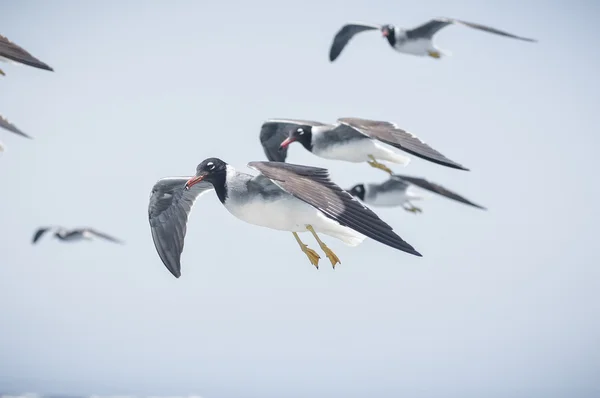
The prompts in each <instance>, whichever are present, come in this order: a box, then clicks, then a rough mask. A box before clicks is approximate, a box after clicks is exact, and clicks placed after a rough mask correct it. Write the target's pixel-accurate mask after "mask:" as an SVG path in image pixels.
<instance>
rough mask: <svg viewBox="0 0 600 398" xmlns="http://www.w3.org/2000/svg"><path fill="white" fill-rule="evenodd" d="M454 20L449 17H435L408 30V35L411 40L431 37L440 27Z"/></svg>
mask: <svg viewBox="0 0 600 398" xmlns="http://www.w3.org/2000/svg"><path fill="white" fill-rule="evenodd" d="M451 24H452V21H450V20H448V19H447V18H435V19H432V20H431V21H428V22H425V23H424V24H423V25H419V26H417V27H416V28H413V29H410V30H407V31H406V37H407V38H408V39H411V40H415V39H431V38H432V37H433V35H434V34H436V33H437V32H438V31H439V30H440V29H442V28H444V27H446V26H448V25H451Z"/></svg>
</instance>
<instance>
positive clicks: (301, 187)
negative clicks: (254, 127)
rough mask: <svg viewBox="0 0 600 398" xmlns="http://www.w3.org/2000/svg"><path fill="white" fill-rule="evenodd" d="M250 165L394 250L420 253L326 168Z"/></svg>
mask: <svg viewBox="0 0 600 398" xmlns="http://www.w3.org/2000/svg"><path fill="white" fill-rule="evenodd" d="M248 167H250V168H252V169H255V170H257V171H259V172H260V173H261V174H262V175H264V176H265V177H267V178H269V179H270V180H271V181H273V182H274V183H275V184H276V185H278V186H279V187H281V188H282V189H283V190H285V191H286V192H288V193H290V194H291V195H293V196H295V197H296V198H298V199H300V200H302V201H304V202H306V203H308V204H309V205H311V206H313V207H315V208H316V209H318V210H319V211H321V212H322V213H323V214H324V215H325V216H327V217H328V218H330V219H332V220H334V221H336V222H338V223H340V224H341V225H343V226H346V227H348V228H351V229H353V230H355V231H356V232H359V233H361V234H363V235H365V236H368V237H369V238H371V239H374V240H376V241H378V242H380V243H383V244H385V245H388V246H391V247H393V248H395V249H398V250H402V251H405V252H407V253H410V254H414V255H416V256H421V254H419V252H417V251H416V250H415V249H414V248H413V247H412V246H411V245H409V244H408V243H406V242H405V241H404V240H403V239H402V238H401V237H400V236H398V235H397V234H396V233H395V232H394V231H393V230H392V227H390V226H389V225H388V224H386V223H385V222H384V221H383V220H381V219H380V218H379V217H378V216H377V215H376V214H375V213H374V212H373V211H371V210H370V209H368V208H367V207H366V206H364V205H362V204H361V203H360V202H359V201H358V200H356V199H355V198H354V197H353V196H352V195H351V194H350V193H348V192H346V191H344V190H343V189H342V188H340V187H339V186H337V185H336V184H335V183H333V182H332V181H331V179H330V178H329V172H328V171H327V170H326V169H322V168H316V167H308V166H300V165H293V164H289V163H280V162H250V163H248Z"/></svg>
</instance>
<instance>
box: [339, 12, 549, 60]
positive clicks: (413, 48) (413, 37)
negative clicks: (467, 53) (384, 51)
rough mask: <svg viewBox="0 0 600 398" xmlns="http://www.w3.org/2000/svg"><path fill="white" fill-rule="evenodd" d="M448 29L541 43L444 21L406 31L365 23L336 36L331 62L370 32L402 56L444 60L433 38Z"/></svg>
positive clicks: (351, 25) (453, 21)
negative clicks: (354, 39)
mask: <svg viewBox="0 0 600 398" xmlns="http://www.w3.org/2000/svg"><path fill="white" fill-rule="evenodd" d="M448 25H463V26H468V27H470V28H474V29H479V30H483V31H485V32H489V33H494V34H497V35H501V36H505V37H510V38H513V39H518V40H523V41H529V42H536V41H537V40H535V39H529V38H527V37H521V36H516V35H513V34H512V33H507V32H503V31H501V30H498V29H494V28H490V27H489V26H484V25H480V24H477V23H472V22H466V21H461V20H458V19H453V18H443V17H440V18H435V19H432V20H431V21H429V22H426V23H424V24H423V25H420V26H417V27H416V28H414V29H402V28H397V27H395V26H394V25H389V24H388V25H367V24H363V23H350V24H347V25H344V26H343V27H342V28H341V29H340V30H339V32H338V33H337V34H336V35H335V37H334V39H333V43H332V44H331V49H330V50H329V60H330V61H331V62H333V61H335V59H336V58H337V57H338V56H339V55H340V53H341V52H342V50H343V49H344V47H346V45H347V44H348V42H349V41H350V39H352V37H354V36H355V35H356V34H358V33H360V32H364V31H367V30H380V31H381V33H382V35H383V37H385V38H386V39H387V41H388V43H389V45H390V46H391V47H392V48H393V49H394V50H396V51H398V52H401V53H405V54H412V55H419V56H430V57H432V58H436V59H439V58H441V57H442V55H450V54H449V53H448V52H444V51H442V50H441V49H439V48H437V47H436V46H435V44H434V43H433V36H434V35H435V34H436V33H437V32H438V31H439V30H440V29H442V28H444V27H446V26H448Z"/></svg>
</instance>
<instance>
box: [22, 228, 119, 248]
mask: <svg viewBox="0 0 600 398" xmlns="http://www.w3.org/2000/svg"><path fill="white" fill-rule="evenodd" d="M51 230H54V237H55V238H57V239H59V240H61V241H63V242H79V241H82V240H93V239H94V238H102V239H105V240H107V241H109V242H113V243H120V244H123V243H124V242H123V241H122V240H119V239H117V238H114V237H112V236H110V235H107V234H105V233H103V232H100V231H97V230H95V229H92V228H74V229H66V228H63V227H41V228H38V230H37V231H35V234H34V235H33V239H32V242H31V243H37V241H38V240H39V239H40V238H41V237H42V236H43V235H44V234H45V233H46V232H48V231H51Z"/></svg>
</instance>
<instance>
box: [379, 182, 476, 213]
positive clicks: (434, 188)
mask: <svg viewBox="0 0 600 398" xmlns="http://www.w3.org/2000/svg"><path fill="white" fill-rule="evenodd" d="M388 181H399V182H402V183H408V184H412V185H414V186H417V187H419V188H422V189H425V190H427V191H430V192H433V193H437V194H438V195H441V196H444V197H446V198H448V199H452V200H455V201H457V202H460V203H464V204H466V205H470V206H473V207H477V208H478V209H482V210H487V209H486V208H485V207H483V206H480V205H478V204H476V203H473V202H471V201H470V200H468V199H467V198H465V197H463V196H460V195H459V194H457V193H455V192H452V191H450V190H449V189H446V188H444V187H443V186H441V185H438V184H435V183H433V182H430V181H427V180H426V179H424V178H418V177H410V176H405V175H400V174H394V175H393V176H392V177H391V179H390V180H388Z"/></svg>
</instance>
